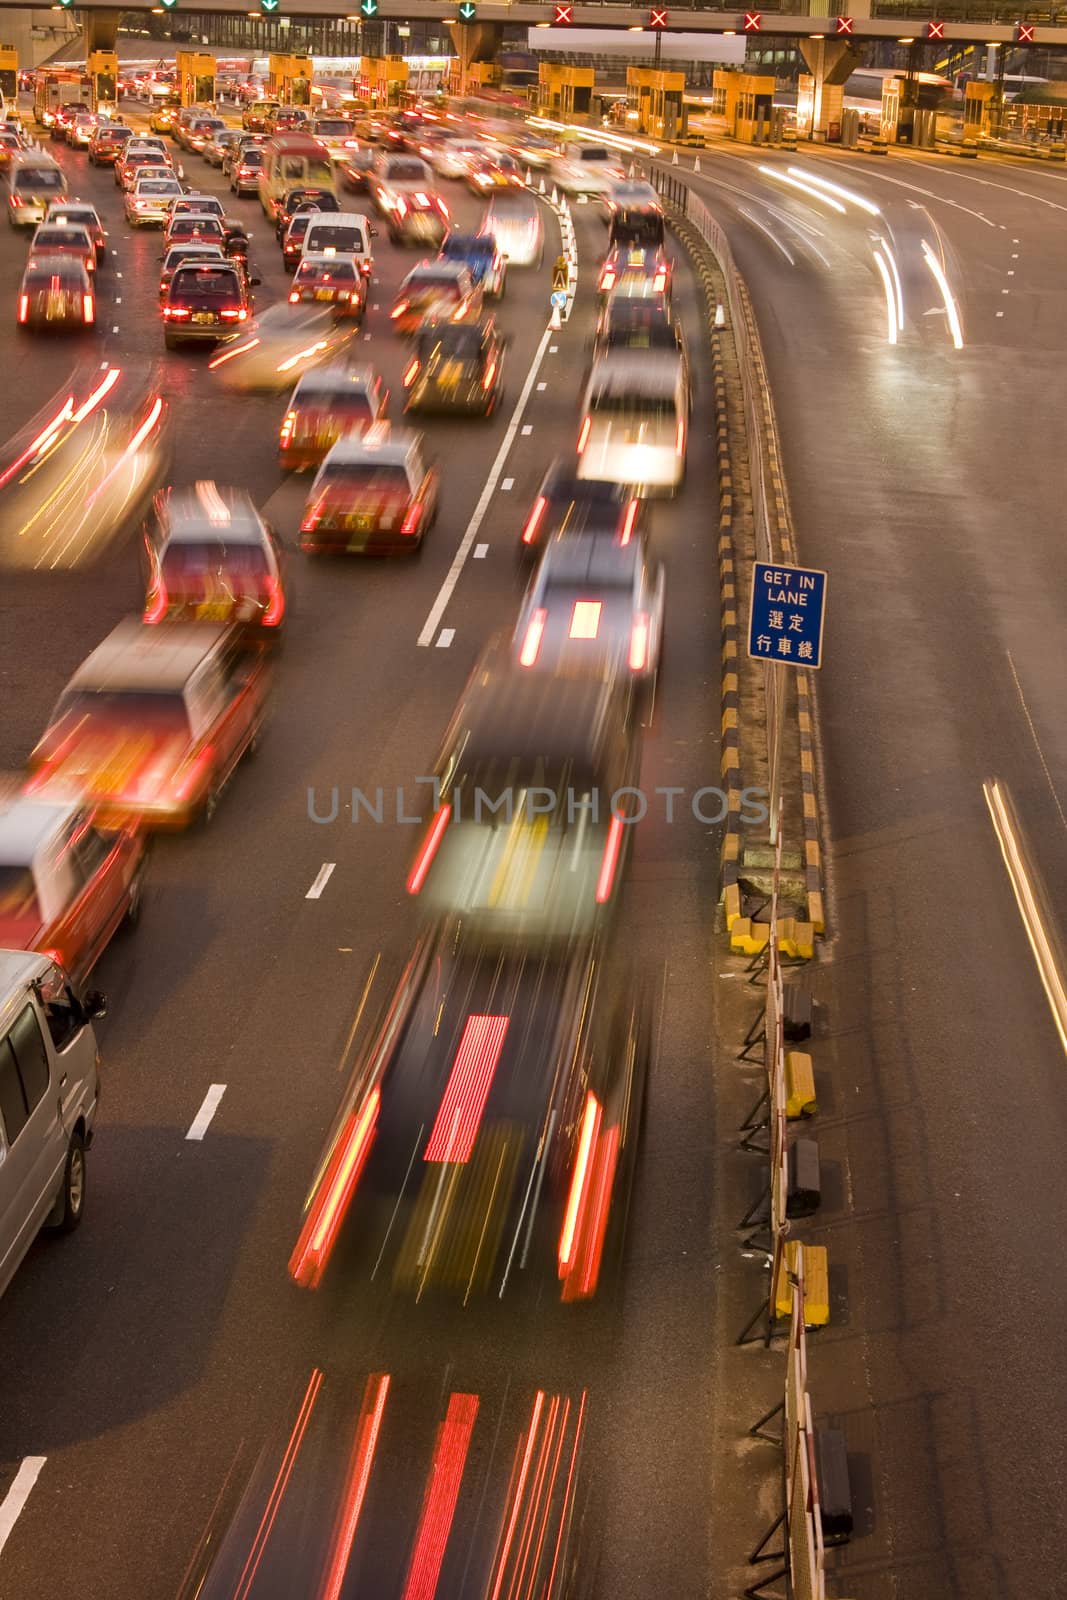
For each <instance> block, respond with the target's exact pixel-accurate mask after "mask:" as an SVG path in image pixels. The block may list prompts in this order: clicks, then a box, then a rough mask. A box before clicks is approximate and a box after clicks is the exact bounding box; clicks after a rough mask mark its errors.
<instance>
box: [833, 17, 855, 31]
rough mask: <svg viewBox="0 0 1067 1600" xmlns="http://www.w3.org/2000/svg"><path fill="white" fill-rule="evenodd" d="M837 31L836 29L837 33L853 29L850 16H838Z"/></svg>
mask: <svg viewBox="0 0 1067 1600" xmlns="http://www.w3.org/2000/svg"><path fill="white" fill-rule="evenodd" d="M837 31H838V33H851V32H852V31H853V29H852V18H851V17H838V19H837Z"/></svg>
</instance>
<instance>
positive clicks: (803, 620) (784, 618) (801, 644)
mask: <svg viewBox="0 0 1067 1600" xmlns="http://www.w3.org/2000/svg"><path fill="white" fill-rule="evenodd" d="M825 601H826V573H825V572H819V571H817V570H815V569H813V568H810V567H783V566H772V565H771V564H770V563H769V562H765V561H757V562H756V563H755V565H754V566H753V569H752V609H751V611H750V612H749V622H748V653H749V655H750V656H756V657H758V658H759V659H760V660H762V661H778V662H781V663H782V664H783V665H785V666H789V667H813V668H815V667H820V666H822V624H823V609H824V605H825Z"/></svg>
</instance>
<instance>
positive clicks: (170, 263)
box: [159, 239, 226, 305]
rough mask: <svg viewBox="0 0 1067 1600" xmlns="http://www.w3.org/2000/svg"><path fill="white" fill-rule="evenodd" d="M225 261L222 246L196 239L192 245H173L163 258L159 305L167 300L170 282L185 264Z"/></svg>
mask: <svg viewBox="0 0 1067 1600" xmlns="http://www.w3.org/2000/svg"><path fill="white" fill-rule="evenodd" d="M225 260H226V256H225V254H224V253H223V249H222V246H221V245H220V244H208V243H206V242H201V241H200V240H196V239H194V240H193V241H192V242H191V243H188V244H173V245H171V247H170V249H169V250H168V251H167V253H166V255H165V256H164V257H163V265H162V267H161V269H160V274H159V303H160V305H162V304H163V302H164V301H165V300H166V298H167V290H168V288H169V287H170V281H171V279H172V278H173V276H174V274H175V272H176V271H177V269H178V268H179V267H180V266H181V265H182V264H183V263H185V262H199V261H223V262H224V261H225Z"/></svg>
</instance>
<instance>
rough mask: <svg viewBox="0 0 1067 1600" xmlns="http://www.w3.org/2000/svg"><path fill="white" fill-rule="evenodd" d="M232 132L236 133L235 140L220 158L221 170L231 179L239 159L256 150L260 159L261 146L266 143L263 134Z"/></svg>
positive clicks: (237, 130)
mask: <svg viewBox="0 0 1067 1600" xmlns="http://www.w3.org/2000/svg"><path fill="white" fill-rule="evenodd" d="M234 131H235V132H236V133H237V138H236V140H235V142H234V143H233V144H232V145H229V146H227V149H226V151H225V153H224V154H223V157H222V170H223V173H224V174H225V176H226V177H228V178H232V177H233V172H234V168H235V167H236V166H239V165H240V162H241V158H242V157H243V156H244V155H246V154H247V152H248V151H249V150H258V151H259V153H260V159H262V155H263V146H264V145H265V144H266V142H267V136H266V134H265V133H242V132H241V131H240V130H239V129H235V130H234Z"/></svg>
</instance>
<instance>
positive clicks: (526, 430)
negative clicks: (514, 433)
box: [519, 422, 533, 439]
mask: <svg viewBox="0 0 1067 1600" xmlns="http://www.w3.org/2000/svg"><path fill="white" fill-rule="evenodd" d="M519 431H520V432H521V434H522V436H523V438H524V439H527V438H529V436H530V434H531V433H533V426H532V424H531V423H529V422H524V423H523V425H522V427H521V429H520V430H519Z"/></svg>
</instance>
